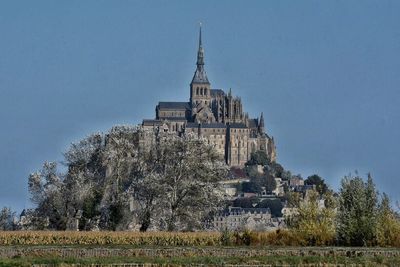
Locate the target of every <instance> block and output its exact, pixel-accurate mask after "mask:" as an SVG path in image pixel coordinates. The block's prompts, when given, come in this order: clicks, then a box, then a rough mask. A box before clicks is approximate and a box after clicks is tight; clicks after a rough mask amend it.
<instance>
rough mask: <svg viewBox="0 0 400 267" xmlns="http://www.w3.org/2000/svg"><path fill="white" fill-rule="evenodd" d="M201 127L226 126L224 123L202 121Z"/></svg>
mask: <svg viewBox="0 0 400 267" xmlns="http://www.w3.org/2000/svg"><path fill="white" fill-rule="evenodd" d="M201 128H226V125H225V124H224V123H218V122H215V123H203V124H201Z"/></svg>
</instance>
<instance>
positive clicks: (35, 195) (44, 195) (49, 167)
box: [28, 162, 67, 230]
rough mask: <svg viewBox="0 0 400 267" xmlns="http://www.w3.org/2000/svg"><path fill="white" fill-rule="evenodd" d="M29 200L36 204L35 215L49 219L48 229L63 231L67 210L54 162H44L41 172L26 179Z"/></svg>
mask: <svg viewBox="0 0 400 267" xmlns="http://www.w3.org/2000/svg"><path fill="white" fill-rule="evenodd" d="M28 186H29V188H28V189H29V192H30V193H31V200H32V202H33V203H34V204H37V209H36V210H37V214H38V216H40V217H42V218H48V219H49V228H50V229H55V230H65V229H66V227H67V209H66V205H65V199H64V197H63V190H64V186H63V178H62V177H61V176H60V175H59V174H58V172H57V164H56V163H55V162H45V163H44V164H43V168H42V170H40V171H39V172H36V173H32V174H31V175H30V176H29V179H28Z"/></svg>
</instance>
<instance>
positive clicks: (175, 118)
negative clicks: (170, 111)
mask: <svg viewBox="0 0 400 267" xmlns="http://www.w3.org/2000/svg"><path fill="white" fill-rule="evenodd" d="M161 119H162V120H168V121H186V117H161Z"/></svg>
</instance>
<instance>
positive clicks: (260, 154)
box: [246, 150, 270, 166]
mask: <svg viewBox="0 0 400 267" xmlns="http://www.w3.org/2000/svg"><path fill="white" fill-rule="evenodd" d="M269 162H270V159H269V158H268V156H267V153H265V151H263V150H258V151H256V152H253V153H251V155H250V160H249V161H248V162H247V163H246V165H249V166H251V165H262V166H265V165H267V164H268V163H269Z"/></svg>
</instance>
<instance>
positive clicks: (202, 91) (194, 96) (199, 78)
mask: <svg viewBox="0 0 400 267" xmlns="http://www.w3.org/2000/svg"><path fill="white" fill-rule="evenodd" d="M196 66H197V67H196V71H195V72H194V76H193V79H192V82H191V83H190V103H191V105H192V108H195V107H198V106H208V107H211V92H210V89H211V87H210V82H209V81H208V78H207V73H206V71H205V69H204V49H203V44H202V41H201V23H200V32H199V48H198V51H197V62H196Z"/></svg>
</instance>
